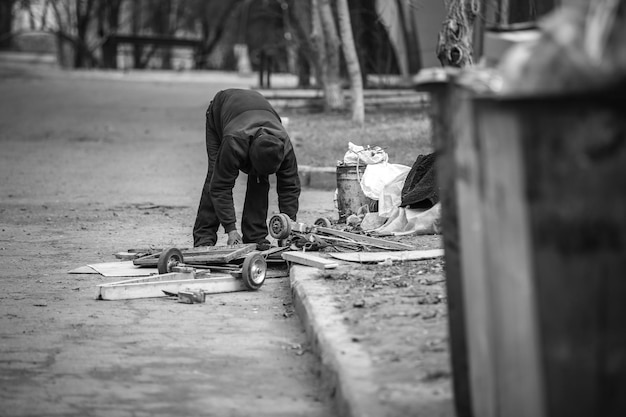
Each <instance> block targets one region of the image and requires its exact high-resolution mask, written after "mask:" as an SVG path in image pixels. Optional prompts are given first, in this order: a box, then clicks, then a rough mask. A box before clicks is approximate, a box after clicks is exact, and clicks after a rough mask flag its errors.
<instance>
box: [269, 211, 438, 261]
mask: <svg viewBox="0 0 626 417" xmlns="http://www.w3.org/2000/svg"><path fill="white" fill-rule="evenodd" d="M327 224H328V222H325V221H323V219H320V221H316V222H315V224H313V225H307V224H305V223H298V222H294V221H292V220H291V219H290V218H289V217H288V216H286V215H284V214H277V215H274V216H272V217H271V218H270V222H269V230H270V235H271V236H272V237H273V238H275V239H278V240H279V244H280V245H281V246H284V247H290V248H292V249H294V250H293V251H289V252H283V253H282V258H283V259H285V260H286V261H288V262H293V263H297V264H301V265H307V266H312V267H316V268H319V269H332V268H336V267H338V266H339V264H338V263H337V261H336V260H333V259H329V258H325V257H323V256H321V255H314V254H311V253H310V251H319V250H324V251H325V252H329V255H330V256H332V257H334V258H335V259H338V260H342V261H348V262H358V263H381V262H385V261H386V262H390V261H391V262H393V261H414V260H423V259H432V258H438V257H441V256H443V250H441V249H435V250H416V249H415V248H414V247H413V246H411V245H407V244H404V243H400V242H394V241H389V240H385V239H381V238H376V237H372V236H367V235H362V234H357V233H352V232H347V231H342V230H337V229H333V228H331V227H328V226H327ZM307 251H309V252H307Z"/></svg>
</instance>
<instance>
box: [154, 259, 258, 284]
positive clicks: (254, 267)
mask: <svg viewBox="0 0 626 417" xmlns="http://www.w3.org/2000/svg"><path fill="white" fill-rule="evenodd" d="M182 264H183V254H182V252H181V251H180V249H178V248H169V249H166V250H164V251H163V252H161V254H160V255H159V260H158V262H157V269H158V271H159V274H167V273H170V272H172V271H173V270H174V267H175V266H178V265H182ZM266 272H267V263H266V262H265V258H264V257H263V255H261V254H260V253H259V252H251V253H249V254H248V255H246V257H245V258H244V260H243V265H242V266H241V278H242V279H243V283H244V285H245V286H246V288H247V289H249V290H253V291H256V290H258V289H259V288H261V286H262V285H263V283H264V282H265V276H266Z"/></svg>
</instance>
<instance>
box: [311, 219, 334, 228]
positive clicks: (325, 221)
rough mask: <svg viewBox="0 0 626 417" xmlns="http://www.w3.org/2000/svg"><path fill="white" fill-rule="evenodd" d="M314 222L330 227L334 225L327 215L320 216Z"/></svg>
mask: <svg viewBox="0 0 626 417" xmlns="http://www.w3.org/2000/svg"><path fill="white" fill-rule="evenodd" d="M313 224H314V225H315V226H322V227H330V226H332V225H333V224H332V223H331V221H330V219H329V218H327V217H320V218H319V219H317V220H315V223H313Z"/></svg>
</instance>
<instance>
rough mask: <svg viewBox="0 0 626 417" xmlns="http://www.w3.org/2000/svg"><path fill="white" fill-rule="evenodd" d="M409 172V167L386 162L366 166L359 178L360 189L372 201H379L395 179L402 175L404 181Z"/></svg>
mask: <svg viewBox="0 0 626 417" xmlns="http://www.w3.org/2000/svg"><path fill="white" fill-rule="evenodd" d="M410 170H411V167H408V166H406V165H400V164H389V163H387V162H383V163H380V164H373V165H368V166H367V167H366V168H365V172H364V173H363V176H361V189H363V194H365V195H366V196H367V197H369V198H371V199H372V200H380V198H381V195H382V193H383V190H384V188H385V187H386V186H387V185H388V184H390V183H392V182H393V181H396V178H398V176H400V175H402V174H404V178H405V179H406V177H407V175H408V174H409V171H410ZM400 191H402V190H400ZM379 210H380V209H379Z"/></svg>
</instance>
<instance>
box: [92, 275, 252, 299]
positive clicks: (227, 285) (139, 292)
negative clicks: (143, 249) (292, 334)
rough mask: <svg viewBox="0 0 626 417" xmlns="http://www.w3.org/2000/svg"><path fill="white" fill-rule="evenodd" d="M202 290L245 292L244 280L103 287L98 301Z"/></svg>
mask: <svg viewBox="0 0 626 417" xmlns="http://www.w3.org/2000/svg"><path fill="white" fill-rule="evenodd" d="M187 289H189V290H192V291H194V290H202V291H204V292H205V293H211V294H217V293H225V292H235V291H245V290H246V286H245V285H244V283H243V280H241V279H237V278H235V277H232V276H230V275H228V276H219V277H211V278H199V279H189V280H173V281H160V282H137V283H132V284H125V285H110V286H109V285H106V284H104V285H101V286H99V288H98V294H97V296H96V299H98V300H132V299H139V298H156V297H166V294H165V293H164V292H163V291H167V292H169V293H174V294H176V293H178V292H179V291H182V290H187Z"/></svg>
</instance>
